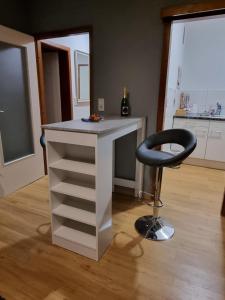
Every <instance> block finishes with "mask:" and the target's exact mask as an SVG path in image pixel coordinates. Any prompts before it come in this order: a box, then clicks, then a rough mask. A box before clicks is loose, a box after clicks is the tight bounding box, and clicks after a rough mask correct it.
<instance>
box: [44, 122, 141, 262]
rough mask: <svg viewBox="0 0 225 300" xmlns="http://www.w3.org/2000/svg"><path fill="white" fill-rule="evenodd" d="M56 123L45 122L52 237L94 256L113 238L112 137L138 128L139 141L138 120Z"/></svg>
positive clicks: (100, 254)
mask: <svg viewBox="0 0 225 300" xmlns="http://www.w3.org/2000/svg"><path fill="white" fill-rule="evenodd" d="M60 124H61V125H62V126H63V130H61V129H60V128H59V127H58V125H57V124H56V125H55V124H52V126H53V127H52V128H50V127H49V126H48V125H46V126H45V129H46V130H45V138H46V150H47V161H48V175H49V191H50V193H49V195H50V209H51V225H52V226H51V229H52V242H53V244H55V245H58V246H61V247H63V248H65V249H68V250H71V251H73V252H76V253H79V254H81V255H84V256H86V257H89V258H91V259H94V260H99V259H100V258H101V256H102V255H103V254H104V252H105V251H106V249H107V248H108V247H109V245H110V243H111V241H112V185H113V183H112V178H113V174H114V170H113V165H114V163H113V155H114V141H115V140H116V139H118V138H120V137H122V136H125V135H127V134H129V133H130V132H133V131H135V130H137V140H138V144H139V143H140V142H141V140H143V131H142V129H141V128H143V127H142V126H143V120H142V119H141V118H134V119H132V118H125V119H124V118H121V119H120V118H119V119H117V120H114V119H112V120H110V121H102V122H100V123H98V124H89V123H83V122H81V121H79V120H77V121H76V120H72V121H68V122H62V123H59V125H60ZM76 124H77V125H76ZM61 125H60V126H61ZM70 126H72V127H73V128H75V131H74V130H70ZM76 126H78V127H79V126H80V129H77V130H76ZM89 127H90V130H88V128H89ZM92 127H93V128H94V129H92ZM102 128H103V129H102ZM104 128H105V129H104ZM134 150H135V149H134ZM141 170H142V169H141V166H139V165H137V168H136V174H135V178H136V181H135V184H134V188H135V189H136V190H139V185H140V184H141V180H142V179H141V176H139V174H140V173H142V171H141ZM122 183H123V182H122Z"/></svg>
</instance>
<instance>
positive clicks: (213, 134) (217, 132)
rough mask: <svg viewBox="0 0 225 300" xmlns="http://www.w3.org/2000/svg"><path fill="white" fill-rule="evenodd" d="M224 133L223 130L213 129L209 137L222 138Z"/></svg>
mask: <svg viewBox="0 0 225 300" xmlns="http://www.w3.org/2000/svg"><path fill="white" fill-rule="evenodd" d="M222 133H223V131H221V130H215V131H211V132H210V134H209V137H210V138H212V139H220V138H221V137H222Z"/></svg>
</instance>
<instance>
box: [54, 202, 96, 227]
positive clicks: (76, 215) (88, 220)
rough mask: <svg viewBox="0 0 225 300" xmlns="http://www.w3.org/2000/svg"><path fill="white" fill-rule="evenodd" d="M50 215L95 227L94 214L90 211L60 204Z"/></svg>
mask: <svg viewBox="0 0 225 300" xmlns="http://www.w3.org/2000/svg"><path fill="white" fill-rule="evenodd" d="M52 213H53V214H54V215H57V216H61V217H65V218H69V219H72V220H75V221H78V222H82V223H85V224H89V225H92V226H96V214H95V213H93V212H90V211H86V210H83V209H79V208H76V207H72V206H69V205H66V204H60V205H59V206H57V207H56V208H54V209H53V210H52Z"/></svg>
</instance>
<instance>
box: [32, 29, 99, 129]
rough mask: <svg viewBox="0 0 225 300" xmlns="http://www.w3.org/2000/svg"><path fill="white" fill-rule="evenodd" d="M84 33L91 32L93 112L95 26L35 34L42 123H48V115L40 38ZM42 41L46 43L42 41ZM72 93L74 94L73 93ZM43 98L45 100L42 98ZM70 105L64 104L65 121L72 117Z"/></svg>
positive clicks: (91, 101) (91, 106) (91, 107)
mask: <svg viewBox="0 0 225 300" xmlns="http://www.w3.org/2000/svg"><path fill="white" fill-rule="evenodd" d="M82 33H88V34H89V50H90V53H89V64H90V112H91V113H92V112H93V111H94V105H93V28H92V26H82V27H77V28H70V29H64V30H55V31H50V32H41V33H36V34H34V37H35V41H36V53H37V65H38V76H39V93H40V108H41V121H42V124H44V123H46V120H47V116H46V112H45V109H44V107H45V101H44V91H43V88H42V87H44V82H43V78H41V76H40V73H41V74H43V62H41V63H40V64H39V59H40V55H39V53H40V40H44V39H50V38H56V37H65V36H69V35H74V34H82ZM42 43H44V42H43V41H42ZM71 95H72V94H71ZM42 99H43V100H42ZM71 107H72V99H71ZM68 108H69V106H64V110H63V111H64V114H65V117H64V118H63V121H64V120H66V118H67V119H68V120H69V119H71V118H72V111H69V109H68Z"/></svg>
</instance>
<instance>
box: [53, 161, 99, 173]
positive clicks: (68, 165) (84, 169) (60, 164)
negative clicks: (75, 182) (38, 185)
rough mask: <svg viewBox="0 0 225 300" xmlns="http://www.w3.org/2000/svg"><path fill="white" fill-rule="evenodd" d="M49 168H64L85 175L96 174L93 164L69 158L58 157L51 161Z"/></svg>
mask: <svg viewBox="0 0 225 300" xmlns="http://www.w3.org/2000/svg"><path fill="white" fill-rule="evenodd" d="M50 168H54V169H59V170H65V171H70V172H77V173H82V174H87V175H92V176H95V175H96V168H95V164H92V163H87V162H81V161H75V160H71V159H65V158H62V159H59V160H58V161H56V162H54V163H51V164H50Z"/></svg>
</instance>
